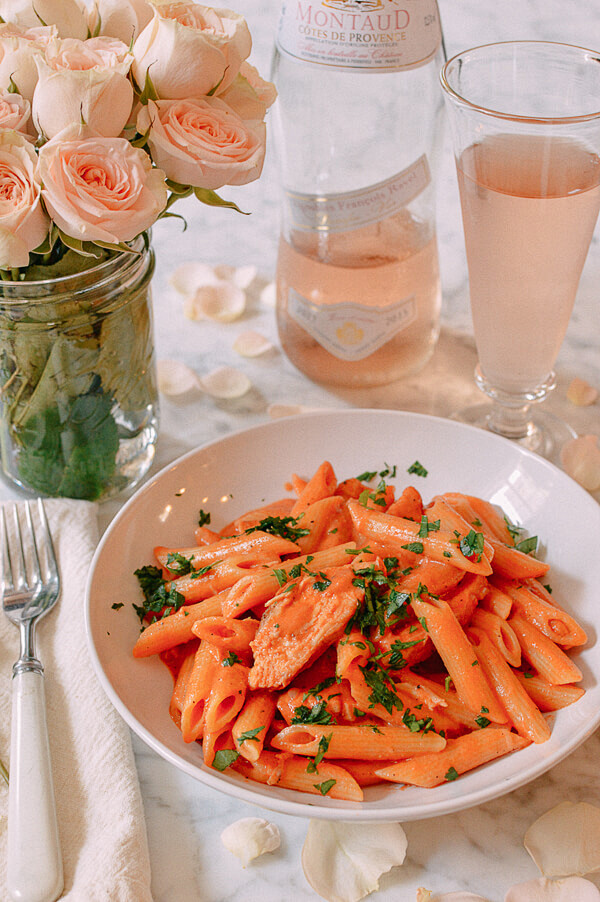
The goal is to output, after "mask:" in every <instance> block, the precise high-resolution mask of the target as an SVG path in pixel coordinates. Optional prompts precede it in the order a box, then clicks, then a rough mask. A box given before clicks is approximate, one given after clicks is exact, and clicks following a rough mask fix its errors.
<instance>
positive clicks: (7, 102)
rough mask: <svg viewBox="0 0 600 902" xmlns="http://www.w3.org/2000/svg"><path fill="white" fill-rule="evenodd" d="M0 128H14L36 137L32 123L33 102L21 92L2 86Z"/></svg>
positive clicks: (0, 93)
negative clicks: (13, 91)
mask: <svg viewBox="0 0 600 902" xmlns="http://www.w3.org/2000/svg"><path fill="white" fill-rule="evenodd" d="M0 128H12V129H14V131H16V132H21V134H23V135H29V136H30V137H34V134H35V133H34V129H33V126H32V125H31V104H30V103H29V101H28V100H25V98H24V97H21V95H20V94H13V93H11V92H10V91H5V90H4V89H3V88H0Z"/></svg>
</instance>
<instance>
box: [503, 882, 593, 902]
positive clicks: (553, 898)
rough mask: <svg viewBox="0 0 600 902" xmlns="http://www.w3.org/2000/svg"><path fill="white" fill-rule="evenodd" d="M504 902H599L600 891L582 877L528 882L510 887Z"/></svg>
mask: <svg viewBox="0 0 600 902" xmlns="http://www.w3.org/2000/svg"><path fill="white" fill-rule="evenodd" d="M504 902H600V891H599V890H598V889H597V888H596V887H595V886H594V884H593V883H590V881H589V880H584V879H583V877H567V878H566V880H547V879H546V878H545V877H541V878H540V879H539V880H528V881H527V882H526V883H517V884H516V885H515V886H512V887H511V888H510V889H509V891H508V892H507V894H506V896H505V897H504Z"/></svg>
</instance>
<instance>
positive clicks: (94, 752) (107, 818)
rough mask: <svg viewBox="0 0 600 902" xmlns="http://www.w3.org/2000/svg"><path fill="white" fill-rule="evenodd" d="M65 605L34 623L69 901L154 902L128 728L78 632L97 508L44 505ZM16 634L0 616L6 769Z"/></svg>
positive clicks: (2, 879) (1, 811)
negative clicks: (42, 671) (99, 677)
mask: <svg viewBox="0 0 600 902" xmlns="http://www.w3.org/2000/svg"><path fill="white" fill-rule="evenodd" d="M44 506H45V508H46V512H47V514H48V520H49V522H50V528H51V531H52V536H53V540H54V546H55V550H56V554H57V558H58V562H59V567H60V573H61V586H62V589H61V597H60V598H59V600H58V603H57V604H56V605H55V607H54V608H53V610H52V611H50V613H49V614H47V615H46V616H45V617H44V618H43V619H42V620H41V621H40V622H39V624H38V628H37V653H38V657H39V658H40V660H41V661H42V664H43V666H44V671H45V675H46V701H47V716H48V733H49V737H50V753H51V757H52V769H53V773H54V790H55V795H56V805H57V816H58V827H59V833H60V841H61V848H62V856H63V866H64V875H65V890H64V894H63V896H62V897H61V899H65V900H68V902H101V900H102V902H152V896H151V893H150V862H149V854H148V845H147V838H146V826H145V821H144V810H143V805H142V800H141V794H140V788H139V783H138V778H137V772H136V768H135V761H134V757H133V751H132V748H131V738H130V734H129V731H128V728H127V726H126V725H125V723H124V722H123V720H122V719H121V717H120V716H119V714H118V713H117V712H116V711H115V709H114V708H113V707H112V705H111V703H110V702H109V700H108V698H107V696H106V695H105V693H104V690H103V689H102V687H101V686H100V684H99V682H98V681H97V679H96V676H95V674H94V671H93V669H92V664H91V661H90V657H89V654H88V650H87V644H86V636H85V630H84V614H83V605H84V590H85V584H86V579H87V574H88V569H89V565H90V562H91V559H92V555H93V553H94V550H95V547H96V543H97V541H98V522H97V514H98V508H97V506H96V505H95V504H91V503H90V502H87V501H68V500H64V501H63V500H47V501H45V502H44ZM18 655H19V641H18V629H17V628H16V627H15V626H14V625H13V624H11V623H10V622H9V621H8V619H7V618H6V616H5V615H4V614H3V613H2V612H0V758H1V759H2V760H3V761H4V763H5V764H7V765H8V766H10V762H9V761H8V758H9V748H10V720H11V694H10V690H11V677H12V665H13V663H14V661H16V659H17V657H18ZM7 810H8V791H7V789H6V786H5V784H4V783H3V782H2V783H1V785H0V899H8V893H7V891H6V815H7Z"/></svg>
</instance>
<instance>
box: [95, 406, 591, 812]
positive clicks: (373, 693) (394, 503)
mask: <svg viewBox="0 0 600 902" xmlns="http://www.w3.org/2000/svg"><path fill="white" fill-rule="evenodd" d="M598 535H600V506H598V505H597V504H596V502H595V501H594V500H593V499H592V498H591V497H590V496H589V495H587V494H586V493H585V492H584V491H583V490H582V489H581V488H580V487H579V486H578V485H577V484H576V483H574V482H573V481H572V480H570V479H569V478H568V477H567V476H566V475H565V474H564V473H562V472H561V471H559V470H558V469H557V468H555V467H553V466H552V465H551V464H549V463H547V462H546V461H544V460H542V459H541V458H539V457H537V456H535V455H533V454H530V453H529V452H526V451H524V450H522V449H521V448H520V447H519V446H518V445H515V444H512V443H508V442H506V441H504V440H503V439H500V438H498V437H496V436H494V435H491V434H487V433H485V432H483V431H480V430H476V429H473V428H471V427H468V426H464V425H462V424H459V423H455V422H452V421H447V420H441V419H437V418H434V417H429V416H423V415H418V414H412V413H404V412H396V411H373V410H351V411H340V412H330V411H323V412H315V413H311V414H304V415H301V416H298V417H291V418H288V419H283V420H276V421H273V422H269V423H265V424H264V425H261V426H257V427H254V428H252V429H249V430H246V431H244V432H239V433H236V434H232V435H229V436H227V437H226V438H223V439H221V440H219V441H216V442H213V443H211V444H208V445H205V446H203V447H201V448H198V449H197V450H195V451H192V452H190V453H188V454H186V455H185V456H184V457H182V458H180V459H179V460H177V461H176V462H175V463H173V464H172V465H170V466H168V467H167V468H165V469H164V470H163V471H161V472H160V473H159V474H158V475H157V476H156V477H154V478H153V479H152V480H151V481H149V482H148V483H147V484H146V485H145V486H144V487H143V488H141V489H140V490H139V491H138V492H137V493H136V494H135V495H134V496H133V497H132V498H131V499H130V500H129V501H128V502H127V503H126V504H125V506H124V507H123V508H122V510H121V511H120V513H119V514H118V515H117V517H116V518H115V519H114V521H113V522H112V523H111V525H110V527H109V528H108V530H107V531H106V533H105V535H104V536H103V538H102V541H101V543H100V545H99V547H98V549H97V552H96V555H95V557H94V561H93V564H92V569H91V573H90V578H89V583H88V590H87V598H86V620H87V629H88V635H89V646H90V650H91V655H92V659H93V662H94V666H95V668H96V671H97V674H98V677H99V679H100V681H101V683H102V685H103V687H104V689H105V691H106V692H107V694H108V696H109V698H110V699H111V701H112V703H113V704H114V705H115V707H116V709H117V710H118V711H119V713H120V714H121V716H122V717H123V718H124V720H125V721H126V722H127V724H128V725H129V726H130V727H131V728H132V730H134V732H136V733H137V734H138V735H139V736H140V737H141V738H142V739H143V740H145V742H146V743H147V744H148V745H149V746H150V747H151V748H153V749H154V750H155V751H156V752H157V753H158V754H159V755H161V756H162V757H163V758H165V759H166V760H168V761H170V762H172V763H173V764H174V765H176V766H177V767H179V768H180V769H182V770H183V771H185V772H186V773H188V774H190V775H191V776H193V777H195V778H197V779H199V780H201V781H203V782H205V783H207V784H208V785H210V786H212V787H214V788H216V789H218V790H221V791H223V792H225V793H228V794H230V795H233V796H236V797H238V798H241V799H244V800H246V801H248V802H251V803H254V804H258V805H262V806H264V807H266V808H270V809H273V810H277V811H281V812H284V813H289V814H297V815H306V816H310V817H322V818H339V819H344V818H352V819H355V820H364V821H368V820H372V821H377V820H379V821H382V820H399V821H403V820H404V821H405V820H411V819H419V818H427V817H431V816H434V815H441V814H446V813H449V812H452V811H456V810H459V809H462V808H466V807H470V806H473V805H477V804H480V803H482V802H485V801H488V800H490V799H492V798H495V797H497V796H499V795H502V794H505V793H507V792H510V791H512V790H514V789H516V788H518V787H519V786H522V785H524V784H525V783H527V782H529V781H530V780H532V779H534V778H535V777H537V776H539V775H540V774H542V773H544V772H545V771H547V770H549V769H550V768H551V767H553V766H554V765H555V764H557V763H558V762H559V761H561V760H562V759H563V758H565V757H566V756H567V755H568V754H569V753H570V752H572V751H573V750H574V749H575V748H577V747H578V746H579V745H580V744H581V743H582V742H584V741H585V739H586V738H588V736H590V735H591V733H592V732H593V731H594V730H595V729H596V727H597V726H598V724H599V723H600V689H599V687H598V682H597V674H598V673H599V672H600V648H599V646H598V643H597V641H596V616H597V615H596V607H597V597H596V596H597V586H598V584H600V555H598V548H597V538H598ZM534 537H537V547H536V543H535V540H534ZM136 571H137V574H136ZM140 625H142V629H141V631H140ZM165 665H167V666H165Z"/></svg>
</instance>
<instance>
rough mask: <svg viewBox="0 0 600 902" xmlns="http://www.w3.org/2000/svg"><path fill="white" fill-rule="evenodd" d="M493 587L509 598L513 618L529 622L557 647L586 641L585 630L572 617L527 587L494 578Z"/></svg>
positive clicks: (572, 645) (565, 646) (567, 646)
mask: <svg viewBox="0 0 600 902" xmlns="http://www.w3.org/2000/svg"><path fill="white" fill-rule="evenodd" d="M495 584H496V586H497V587H498V588H499V589H500V590H501V591H502V592H504V593H505V594H506V595H508V597H509V598H510V600H511V602H512V613H513V615H514V616H517V617H521V618H522V619H523V620H527V621H528V622H529V623H533V624H534V626H537V628H538V629H539V630H541V632H542V633H544V635H545V636H548V638H549V639H552V641H553V642H556V643H557V645H560V646H562V648H574V647H575V646H577V645H585V643H586V642H587V635H586V632H585V630H584V629H583V628H582V627H581V626H580V625H579V624H578V623H577V621H576V620H575V619H574V618H573V617H571V616H570V615H569V614H567V612H566V611H563V610H562V609H561V608H559V607H558V606H557V605H556V604H554V603H551V602H549V601H546V600H545V599H544V598H543V597H541V595H540V594H535V593H534V592H533V591H532V590H531V589H530V588H529V586H527V585H520V584H518V583H513V582H509V581H507V580H505V579H498V578H496V579H495Z"/></svg>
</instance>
